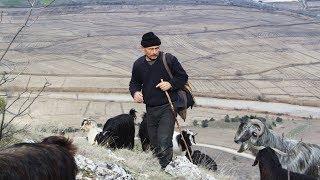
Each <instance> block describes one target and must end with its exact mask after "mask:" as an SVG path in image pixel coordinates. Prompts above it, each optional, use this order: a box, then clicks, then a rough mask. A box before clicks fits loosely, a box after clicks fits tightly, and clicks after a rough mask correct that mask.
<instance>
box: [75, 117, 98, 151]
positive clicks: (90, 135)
mask: <svg viewBox="0 0 320 180" xmlns="http://www.w3.org/2000/svg"><path fill="white" fill-rule="evenodd" d="M80 129H81V130H83V131H84V132H86V133H87V139H88V141H89V143H90V144H91V145H94V144H98V143H97V141H96V136H97V135H98V134H99V133H100V132H102V129H101V128H99V127H98V125H97V122H95V121H93V120H90V119H84V120H83V121H82V123H81V126H80Z"/></svg>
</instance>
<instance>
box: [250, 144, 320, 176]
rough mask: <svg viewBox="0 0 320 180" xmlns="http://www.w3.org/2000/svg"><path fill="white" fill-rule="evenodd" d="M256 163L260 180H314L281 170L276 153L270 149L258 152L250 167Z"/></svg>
mask: <svg viewBox="0 0 320 180" xmlns="http://www.w3.org/2000/svg"><path fill="white" fill-rule="evenodd" d="M258 163H259V170H260V179H261V180H285V179H292V180H316V178H315V177H313V176H309V175H305V174H299V173H295V172H290V171H288V170H286V169H283V168H282V166H281V164H280V162H279V159H278V156H277V154H276V152H275V151H274V150H273V149H271V148H270V147H266V148H264V149H262V150H260V151H259V152H258V154H257V156H256V159H255V161H254V163H253V165H252V166H256V165H257V164H258ZM288 175H289V178H288Z"/></svg>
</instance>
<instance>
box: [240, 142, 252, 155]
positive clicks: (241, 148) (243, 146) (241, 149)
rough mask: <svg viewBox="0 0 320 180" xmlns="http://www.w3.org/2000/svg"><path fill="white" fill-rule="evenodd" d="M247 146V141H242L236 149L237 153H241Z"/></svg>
mask: <svg viewBox="0 0 320 180" xmlns="http://www.w3.org/2000/svg"><path fill="white" fill-rule="evenodd" d="M248 147H249V144H248V142H242V143H241V145H240V148H239V150H238V153H242V152H244V151H246V150H247V149H248Z"/></svg>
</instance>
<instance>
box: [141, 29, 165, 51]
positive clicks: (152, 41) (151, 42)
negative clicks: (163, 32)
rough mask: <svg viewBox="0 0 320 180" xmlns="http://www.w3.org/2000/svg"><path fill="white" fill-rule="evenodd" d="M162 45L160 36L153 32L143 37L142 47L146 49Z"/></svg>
mask: <svg viewBox="0 0 320 180" xmlns="http://www.w3.org/2000/svg"><path fill="white" fill-rule="evenodd" d="M160 44H161V41H160V39H159V38H158V36H156V35H155V34H153V32H148V33H145V34H144V35H143V36H142V40H141V46H142V47H144V48H147V47H151V46H159V45H160Z"/></svg>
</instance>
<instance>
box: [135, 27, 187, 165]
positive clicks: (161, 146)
mask: <svg viewBox="0 0 320 180" xmlns="http://www.w3.org/2000/svg"><path fill="white" fill-rule="evenodd" d="M160 45H161V41H160V39H159V38H158V37H157V36H156V35H155V34H154V33H153V32H148V33H146V34H144V35H143V36H142V40H141V46H142V47H141V48H142V51H143V53H144V56H142V57H140V58H139V59H137V60H136V61H135V62H134V64H133V68H132V76H131V81H130V85H129V90H130V92H131V95H132V97H133V99H134V101H135V102H137V103H145V104H146V111H147V126H148V134H149V138H150V142H151V145H152V148H153V150H154V153H155V155H156V156H157V157H158V159H159V163H160V165H161V168H162V169H164V168H165V167H166V166H167V165H168V164H169V163H170V161H171V160H172V135H173V131H174V124H175V117H174V115H173V113H172V111H171V106H170V104H169V101H168V99H167V97H166V94H165V91H168V93H169V95H170V97H171V100H172V102H176V101H177V100H178V94H177V90H178V89H181V88H182V87H183V86H184V84H185V83H186V82H187V80H188V75H187V74H186V72H185V70H184V69H183V68H182V66H181V64H180V63H179V62H178V59H177V58H176V57H175V56H173V55H171V54H169V53H167V54H166V60H167V62H168V65H169V68H170V70H171V72H172V75H173V78H172V79H171V78H170V76H169V74H168V72H167V71H166V69H165V66H164V64H163V62H162V57H163V52H161V51H160ZM161 80H163V81H161Z"/></svg>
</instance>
